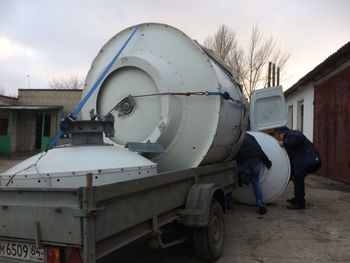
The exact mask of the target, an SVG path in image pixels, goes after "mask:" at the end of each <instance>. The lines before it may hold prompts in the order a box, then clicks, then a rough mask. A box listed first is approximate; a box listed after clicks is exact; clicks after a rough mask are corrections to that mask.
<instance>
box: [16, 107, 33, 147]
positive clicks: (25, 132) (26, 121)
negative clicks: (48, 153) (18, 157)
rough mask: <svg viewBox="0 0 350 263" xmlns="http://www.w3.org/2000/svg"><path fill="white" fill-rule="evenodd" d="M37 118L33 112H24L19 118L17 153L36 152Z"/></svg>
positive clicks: (19, 114) (20, 113)
mask: <svg viewBox="0 0 350 263" xmlns="http://www.w3.org/2000/svg"><path fill="white" fill-rule="evenodd" d="M35 125H36V118H35V113H34V112H33V111H27V110H22V111H20V112H18V117H17V147H16V151H34V150H35Z"/></svg>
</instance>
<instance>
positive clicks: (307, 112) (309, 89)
mask: <svg viewBox="0 0 350 263" xmlns="http://www.w3.org/2000/svg"><path fill="white" fill-rule="evenodd" d="M285 99H286V106H287V109H288V107H290V106H291V105H293V127H289V128H291V129H295V130H296V129H297V123H298V102H299V101H301V100H304V122H303V126H304V131H303V133H304V134H305V136H306V137H307V138H308V139H309V140H310V141H313V132H314V130H313V127H314V86H313V85H311V84H307V85H305V86H302V87H300V88H299V89H297V90H296V91H295V92H293V93H292V94H290V95H289V96H288V97H286V98H285Z"/></svg>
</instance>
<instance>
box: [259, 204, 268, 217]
mask: <svg viewBox="0 0 350 263" xmlns="http://www.w3.org/2000/svg"><path fill="white" fill-rule="evenodd" d="M258 213H259V214H260V215H265V214H266V213H267V209H266V207H265V206H262V207H259V212H258Z"/></svg>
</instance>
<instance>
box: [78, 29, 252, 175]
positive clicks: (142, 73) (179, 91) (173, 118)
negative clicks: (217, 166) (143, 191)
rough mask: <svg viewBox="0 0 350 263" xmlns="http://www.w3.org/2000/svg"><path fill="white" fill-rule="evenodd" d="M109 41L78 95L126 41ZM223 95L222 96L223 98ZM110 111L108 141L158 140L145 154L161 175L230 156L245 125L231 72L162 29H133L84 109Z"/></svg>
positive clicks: (181, 36) (174, 32) (122, 34)
mask: <svg viewBox="0 0 350 263" xmlns="http://www.w3.org/2000/svg"><path fill="white" fill-rule="evenodd" d="M131 30H132V28H128V29H125V30H123V31H121V32H120V33H118V34H116V35H115V36H114V37H112V38H111V39H110V40H109V41H108V42H107V43H106V44H105V45H104V46H103V47H102V49H101V50H100V52H99V53H98V54H97V56H96V58H95V59H94V61H93V63H92V65H91V69H90V70H89V72H88V74H87V77H86V81H85V87H86V88H85V89H84V91H83V96H84V95H85V94H87V93H88V91H89V88H90V87H91V86H92V84H93V83H94V81H95V80H96V79H97V78H98V77H99V76H100V75H101V73H102V72H103V71H104V69H105V66H106V64H108V63H109V61H110V60H111V58H112V57H113V56H114V55H115V54H116V52H117V51H118V49H119V48H120V46H121V45H122V44H123V42H124V41H125V39H127V37H128V35H129V34H130V32H131ZM224 94H225V96H224ZM92 110H93V111H94V112H95V113H96V114H97V115H106V114H108V113H112V114H113V115H114V118H115V136H114V137H111V138H106V142H112V143H113V144H115V145H119V146H122V147H124V146H125V145H126V144H127V143H129V142H137V143H147V142H148V143H158V144H161V145H162V146H163V147H164V152H162V153H157V154H151V155H149V156H148V158H149V159H150V160H152V161H153V162H155V163H157V164H158V169H159V171H161V172H162V171H170V170H179V169H187V168H191V167H197V166H199V165H203V164H210V163H217V162H222V161H225V160H230V159H232V158H233V157H234V156H235V154H236V152H237V151H238V149H239V147H240V145H241V143H242V139H243V135H244V132H245V129H246V126H247V115H248V112H247V107H246V105H245V100H244V99H243V97H242V93H241V90H240V88H239V85H238V84H237V83H236V82H235V81H234V79H233V78H232V75H231V74H230V73H229V71H228V70H227V69H226V67H225V65H223V64H221V63H220V62H219V61H218V60H216V59H215V58H214V57H213V56H210V54H209V53H208V51H207V50H205V49H204V48H202V47H201V46H200V45H199V44H198V43H196V42H195V41H193V40H192V39H191V38H189V37H188V36H187V35H186V34H184V33H183V32H182V31H180V30H178V29H176V28H174V27H172V26H168V25H164V24H157V23H148V24H141V25H138V31H137V32H136V34H135V35H134V37H133V39H132V41H130V43H129V44H128V46H127V47H126V48H125V50H124V51H123V53H122V56H121V58H120V59H119V60H118V61H117V62H116V63H115V64H114V65H113V67H112V68H111V70H110V71H109V73H108V74H107V75H106V77H105V78H104V79H103V81H102V82H101V84H100V85H99V87H98V88H97V90H96V92H95V93H94V94H93V95H92V97H91V99H90V100H89V101H88V103H87V104H86V106H85V107H84V109H83V111H82V116H83V119H89V118H90V111H92Z"/></svg>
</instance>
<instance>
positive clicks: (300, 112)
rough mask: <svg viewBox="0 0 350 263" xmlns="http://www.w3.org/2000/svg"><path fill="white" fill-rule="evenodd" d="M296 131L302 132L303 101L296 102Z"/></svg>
mask: <svg viewBox="0 0 350 263" xmlns="http://www.w3.org/2000/svg"><path fill="white" fill-rule="evenodd" d="M297 129H298V130H299V131H301V132H304V100H301V101H298V116H297Z"/></svg>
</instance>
